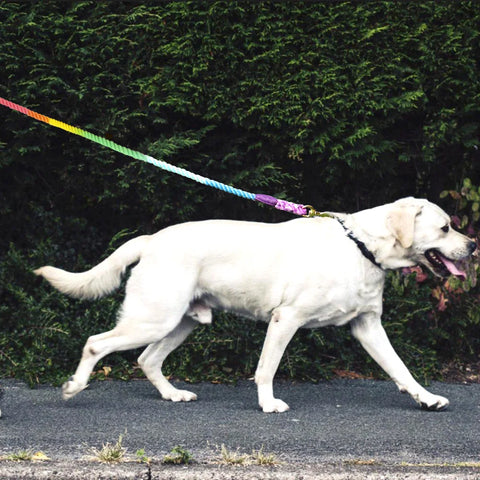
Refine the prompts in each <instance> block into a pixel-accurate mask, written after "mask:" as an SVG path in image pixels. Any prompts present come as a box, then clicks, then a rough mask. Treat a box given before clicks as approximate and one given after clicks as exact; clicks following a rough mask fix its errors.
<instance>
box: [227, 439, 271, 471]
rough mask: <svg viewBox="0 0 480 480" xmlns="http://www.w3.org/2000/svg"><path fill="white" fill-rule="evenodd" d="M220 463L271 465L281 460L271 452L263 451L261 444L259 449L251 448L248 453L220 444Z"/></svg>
mask: <svg viewBox="0 0 480 480" xmlns="http://www.w3.org/2000/svg"><path fill="white" fill-rule="evenodd" d="M220 455H221V457H222V458H221V463H225V464H228V465H264V466H273V465H279V464H280V463H281V462H280V461H279V460H278V458H277V457H276V455H274V454H273V453H265V452H264V451H263V446H262V447H261V448H260V450H253V451H252V453H251V454H250V455H248V454H240V453H238V449H237V450H236V451H234V452H233V451H230V450H228V448H227V447H226V446H225V445H223V444H222V446H221V447H220Z"/></svg>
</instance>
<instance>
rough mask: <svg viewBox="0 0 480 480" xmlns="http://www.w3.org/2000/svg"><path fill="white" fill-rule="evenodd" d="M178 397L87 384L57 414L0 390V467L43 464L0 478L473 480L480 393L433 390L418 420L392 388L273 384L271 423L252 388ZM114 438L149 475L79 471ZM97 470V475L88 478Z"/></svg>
mask: <svg viewBox="0 0 480 480" xmlns="http://www.w3.org/2000/svg"><path fill="white" fill-rule="evenodd" d="M179 386H180V388H187V389H190V390H192V391H195V392H196V393H197V394H198V396H199V400H198V401H197V402H192V403H171V402H166V401H163V400H161V399H160V398H159V395H158V393H157V392H156V390H155V389H154V387H153V386H152V385H151V384H150V383H149V382H147V381H142V380H137V381H131V382H120V381H104V382H93V383H92V385H91V386H90V387H89V388H88V389H87V390H85V391H83V392H81V393H80V394H78V396H76V397H75V398H73V399H72V400H69V401H68V402H64V401H63V400H62V399H61V396H60V389H59V388H53V387H47V386H40V387H37V388H35V389H29V388H28V387H26V386H25V385H24V384H23V383H21V382H18V381H15V380H0V387H1V388H2V389H3V391H4V396H3V398H2V401H1V405H0V407H1V409H2V414H3V417H2V418H0V456H2V455H3V456H5V455H8V454H10V453H13V452H17V451H19V450H21V449H31V450H32V451H42V452H44V453H45V454H46V455H47V456H48V457H49V458H50V459H51V460H50V461H49V462H45V463H42V464H38V463H35V464H27V465H25V464H22V465H20V464H18V463H12V462H7V461H1V462H0V478H8V479H9V478H19V477H20V476H21V477H22V478H24V479H25V480H26V479H28V478H122V479H123V478H185V479H188V478H192V479H193V478H199V479H200V478H209V479H212V478H285V479H287V478H288V479H290V478H299V479H300V478H304V479H309V478H332V479H336V478H338V479H346V478H372V479H380V478H418V479H421V478H449V479H450V478H451V479H462V478H469V479H473V478H475V479H479V480H480V468H478V467H477V468H472V467H465V466H464V464H465V463H475V464H480V441H479V440H480V435H479V426H480V422H479V421H480V385H454V384H443V383H434V384H433V385H431V386H430V387H429V389H430V390H431V391H433V392H434V393H438V394H440V395H444V396H446V397H448V398H449V399H450V402H451V406H450V408H449V409H448V410H446V411H443V412H426V411H423V410H421V409H419V408H418V407H417V406H416V405H415V404H414V403H413V401H412V400H411V399H410V398H409V397H408V396H406V395H402V394H400V393H399V392H398V391H397V389H396V387H395V385H394V384H393V383H392V382H386V381H370V380H334V381H329V382H320V383H318V384H311V383H294V382H276V390H275V391H276V395H277V396H278V397H280V398H282V399H283V400H285V401H286V402H287V403H289V405H290V407H291V410H290V411H288V412H286V413H282V414H265V413H263V412H261V411H260V410H259V408H258V406H257V402H256V389H255V385H254V383H253V382H249V381H241V382H239V383H238V384H237V385H213V384H209V383H200V384H193V385H186V384H183V383H179ZM121 434H124V441H123V444H124V446H125V447H127V448H128V453H129V454H130V457H131V458H134V456H135V452H136V451H137V450H139V449H143V450H145V452H146V454H147V455H148V456H149V457H152V458H153V459H154V461H153V462H152V464H151V465H149V466H148V468H147V466H145V465H141V464H137V463H133V462H130V463H129V464H123V465H121V466H113V467H112V466H103V465H102V466H100V465H98V464H95V463H94V462H92V461H91V460H88V459H87V456H88V454H89V451H88V450H89V447H97V448H98V447H101V446H102V444H104V443H107V442H109V443H115V441H116V440H117V439H118V438H119V435H121ZM176 445H181V446H182V447H183V448H185V449H186V450H188V451H189V452H190V453H191V454H192V455H193V457H194V458H195V459H196V460H197V462H196V463H195V464H194V465H193V466H188V467H186V468H185V467H166V466H165V465H163V464H162V463H161V460H162V459H163V457H164V456H165V455H166V454H168V453H169V452H170V451H171V449H172V448H173V447H174V446H176ZM221 445H225V446H226V447H227V448H228V450H229V451H237V450H238V452H239V453H251V452H252V450H259V449H261V448H263V451H264V452H265V453H273V454H275V455H276V456H277V457H278V458H279V459H280V460H281V461H282V465H279V466H277V467H274V468H267V467H248V468H244V469H243V470H239V468H238V467H226V466H222V465H219V464H218V462H219V460H220V451H219V449H220V446H221ZM431 465H436V466H435V467H432V466H431ZM66 469H67V470H68V472H69V475H70V476H65V475H66ZM98 469H100V470H99V471H100V472H102V473H101V474H100V473H98V474H97V473H91V472H97V470H98ZM105 469H110V470H108V472H110V473H105V472H106V470H105ZM232 469H233V470H232ZM52 471H55V472H56V473H55V474H54V473H52ZM85 472H90V474H91V475H94V476H92V477H88V476H86V475H87V474H86V473H85ZM230 472H233V473H230ZM15 475H17V477H16V476H15ZM29 475H31V476H29ZM42 475H44V476H42ZM75 475H77V476H75ZM245 475H247V476H245ZM248 475H252V476H251V477H248ZM322 475H325V476H322ZM425 475H426V476H425Z"/></svg>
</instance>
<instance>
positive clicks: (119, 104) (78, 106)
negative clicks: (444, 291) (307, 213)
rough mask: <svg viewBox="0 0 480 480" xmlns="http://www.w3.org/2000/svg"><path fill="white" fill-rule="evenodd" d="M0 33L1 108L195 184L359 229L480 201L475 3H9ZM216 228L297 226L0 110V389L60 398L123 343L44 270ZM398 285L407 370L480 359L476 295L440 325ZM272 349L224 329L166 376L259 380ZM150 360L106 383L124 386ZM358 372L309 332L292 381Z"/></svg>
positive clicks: (395, 314)
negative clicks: (410, 210)
mask: <svg viewBox="0 0 480 480" xmlns="http://www.w3.org/2000/svg"><path fill="white" fill-rule="evenodd" d="M0 22H1V28H0V44H1V45H2V48H1V49H0V66H1V76H0V96H2V97H5V98H7V99H9V100H11V101H13V102H15V103H19V104H21V105H24V106H26V107H28V108H31V109H33V110H35V111H38V112H40V113H43V114H45V115H48V116H50V117H53V118H56V119H59V120H62V121H65V122H67V123H69V124H72V125H78V126H80V127H81V128H83V129H86V130H89V131H91V132H93V133H96V134H98V135H101V136H104V137H107V138H109V139H112V140H114V141H115V142H117V143H119V144H121V145H125V146H128V147H130V148H133V149H136V150H139V151H141V152H144V153H146V154H150V155H152V156H154V157H156V158H159V159H163V160H166V161H168V162H170V163H173V164H175V165H178V166H181V167H184V168H186V169H188V170H190V171H193V172H197V173H199V174H201V175H203V176H206V177H210V178H213V179H216V180H219V181H222V182H224V183H227V184H232V185H234V186H236V187H239V188H243V189H245V190H248V191H251V192H255V193H268V194H271V195H275V196H278V197H281V198H289V199H291V200H294V201H300V202H304V203H312V204H314V205H315V207H317V208H318V209H321V210H322V209H325V210H328V209H330V210H335V209H339V210H347V211H352V210H356V209H361V208H367V207H370V206H373V205H376V204H380V203H384V202H386V201H391V200H394V199H396V198H398V197H400V196H404V195H410V194H414V195H418V196H427V197H429V198H430V199H431V200H433V201H438V199H439V194H440V192H441V191H443V190H450V191H456V190H458V189H459V188H460V186H461V185H462V182H463V179H464V178H465V177H469V178H470V179H471V181H472V184H473V185H479V184H480V175H479V171H480V167H479V165H480V162H479V160H480V155H479V150H478V142H479V125H480V121H479V119H480V71H479V70H480V69H479V63H478V59H479V58H480V42H479V25H480V10H479V9H478V5H477V4H476V2H473V1H464V0H461V1H456V2H452V1H448V0H439V1H427V2H414V1H406V2H394V1H368V2H367V1H360V2H353V1H352V2H348V1H346V2H311V1H308V2H302V1H293V0H292V1H273V2H264V1H255V2H247V1H235V0H225V1H209V0H206V1H202V2H198V1H179V2H169V1H165V2H153V1H144V2H141V3H139V2H106V1H102V2H93V1H78V2H63V1H58V0H41V1H30V2H12V1H8V2H2V3H0ZM472 198H473V197H472ZM472 201H473V200H472ZM443 202H444V205H445V206H446V207H447V208H449V207H450V208H451V207H452V206H453V203H452V202H449V201H448V199H447V198H446V199H444V200H443ZM472 208H474V207H472ZM475 208H477V209H478V206H477V207H475ZM219 217H224V218H234V219H235V218H238V219H250V220H263V221H278V220H284V219H287V218H289V217H288V216H287V215H285V214H281V213H278V212H276V211H273V210H271V209H267V208H262V207H259V206H258V205H255V204H254V203H253V202H248V201H245V200H241V199H238V198H236V197H231V196H229V195H227V194H224V193H221V192H217V191H215V190H212V189H209V188H207V187H204V186H201V185H198V184H195V183H192V182H190V181H189V180H186V179H183V178H180V177H175V176H173V175H171V174H167V173H165V172H162V171H160V170H158V169H155V168H154V167H152V166H149V165H145V164H142V163H140V162H137V161H134V160H131V159H129V158H126V157H122V156H121V155H120V154H117V153H114V152H112V151H110V150H107V149H105V148H103V147H101V146H99V145H96V144H93V143H91V142H89V141H87V140H85V139H82V138H78V137H76V136H74V135H70V134H68V133H65V132H62V131H60V130H58V129H55V128H52V127H49V126H46V125H44V124H42V123H39V122H37V121H35V120H33V119H31V118H27V117H25V116H22V115H20V114H18V113H16V112H10V111H8V110H7V109H3V110H2V111H1V114H0V231H1V232H2V235H1V236H0V372H1V373H0V376H2V375H5V376H13V375H16V376H19V377H21V378H26V379H28V380H29V381H30V382H32V383H34V382H37V381H44V380H48V381H57V380H59V379H60V377H61V376H63V375H66V370H68V371H71V370H72V368H73V364H74V363H75V362H76V361H77V359H78V357H79V355H80V352H81V348H82V345H83V343H84V341H85V340H86V338H87V337H88V336H89V335H91V334H93V333H97V332H99V331H103V330H105V329H107V328H108V327H109V326H111V325H113V324H114V322H115V311H116V309H117V307H118V304H119V302H120V299H121V296H122V294H121V293H119V294H118V295H117V296H114V297H110V298H108V299H104V300H102V301H100V302H95V303H88V302H77V301H72V300H70V299H66V298H65V297H63V296H61V295H60V294H57V293H56V292H53V291H52V290H51V289H50V288H49V287H48V286H46V285H44V284H43V283H41V282H39V281H38V279H35V278H34V276H33V274H31V273H30V272H31V270H32V269H33V268H35V267H38V266H40V265H42V264H46V263H52V264H55V265H58V266H61V267H64V268H66V269H69V270H76V271H78V270H81V269H85V268H88V267H89V266H91V265H93V264H94V263H96V262H97V261H98V260H99V258H101V257H102V256H104V255H105V254H106V253H108V251H111V249H113V248H114V247H116V246H118V245H120V243H121V242H122V241H123V240H125V239H127V238H129V237H130V236H133V235H135V234H139V233H152V232H154V231H156V230H158V229H159V228H161V227H164V226H166V225H169V224H172V223H176V222H180V221H187V220H198V219H204V218H219ZM464 224H465V223H464ZM470 228H471V229H473V230H472V231H477V230H478V228H477V225H476V224H473V225H470ZM118 232H121V233H120V234H118ZM115 236H117V237H116V239H115V240H114V241H113V243H110V241H111V238H113V237H115ZM109 245H110V247H109ZM392 278H393V279H394V280H395V281H392V282H390V283H389V286H388V289H387V291H386V294H385V300H386V306H385V323H386V326H387V329H388V330H389V331H391V332H392V333H394V335H393V337H394V338H395V346H396V348H397V349H398V350H399V351H400V353H401V355H402V356H403V357H404V358H406V359H407V362H408V363H409V366H410V367H412V368H416V369H417V371H422V372H425V374H426V375H427V374H428V375H430V374H432V373H435V371H436V370H437V369H438V368H439V365H440V363H441V361H443V360H448V359H451V358H453V357H455V356H460V357H463V356H465V355H466V356H469V355H471V356H473V355H474V354H475V352H476V351H478V347H479V345H478V343H476V340H475V339H476V338H480V335H479V334H478V333H479V331H478V328H479V327H478V324H479V321H480V320H479V318H480V313H479V309H478V306H477V300H478V297H477V295H478V294H477V293H476V290H475V289H474V290H472V291H470V292H469V293H468V294H459V295H458V298H457V297H455V295H454V294H453V293H452V294H451V295H452V296H451V298H450V303H449V308H448V309H447V310H445V311H442V312H439V311H436V310H435V302H436V300H435V299H432V297H431V292H432V289H433V287H434V285H435V283H429V284H428V285H425V284H417V283H416V282H414V281H412V280H408V282H409V283H408V285H407V286H406V287H405V286H404V284H403V283H402V282H403V281H402V280H401V279H400V278H399V277H397V276H393V277H392ZM263 331H264V325H257V324H254V323H249V322H247V323H245V322H244V321H243V320H239V319H235V318H232V317H230V316H227V315H220V316H218V317H217V318H216V321H215V324H214V326H213V327H212V328H206V327H199V328H198V330H197V331H196V332H195V333H194V334H193V335H192V337H191V338H190V339H189V341H188V342H187V345H186V346H184V347H182V348H181V349H180V350H179V352H178V353H176V354H174V355H173V356H172V358H171V360H170V368H171V370H172V372H173V371H175V372H177V373H179V374H181V375H182V376H184V377H185V376H186V377H189V378H192V379H198V378H201V377H203V378H205V376H207V378H210V379H216V378H218V377H221V376H222V374H226V375H225V376H228V377H230V376H231V375H232V372H233V373H234V374H235V375H242V376H245V375H251V374H252V373H253V371H254V368H255V364H256V361H257V357H258V352H259V348H260V346H261V343H262V337H263ZM425 332H427V334H426V335H425ZM419 333H421V334H422V335H420V334H419ZM397 334H398V336H397ZM452 345H453V346H454V348H453V349H452ZM420 352H421V353H420ZM434 352H438V353H437V354H435V353H434ZM137 353H138V352H134V353H133V354H123V355H122V356H120V355H118V356H116V357H115V358H114V359H113V358H112V357H109V359H108V361H109V362H111V363H112V364H115V363H117V364H120V365H121V368H120V370H121V372H123V373H118V372H117V374H118V375H120V374H121V375H127V376H128V375H130V374H131V367H130V366H129V365H131V362H132V360H133V359H134V358H135V355H136V354H137ZM465 358H466V357H465ZM122 359H123V360H122ZM125 359H126V360H125ZM365 359H366V355H365V354H364V353H363V352H362V351H361V350H360V348H359V347H358V346H357V345H356V343H355V342H352V341H351V340H350V336H349V334H348V332H347V329H340V330H335V331H334V330H329V329H327V330H324V331H321V332H301V333H300V334H299V335H298V338H295V339H294V341H293V342H292V344H291V345H290V347H289V350H288V352H287V355H286V358H285V361H284V362H283V364H282V369H283V370H282V373H284V374H288V375H292V376H295V377H298V378H318V377H323V376H328V375H329V374H330V373H331V372H332V371H333V370H334V369H336V368H343V369H360V370H364V371H370V370H372V369H373V371H375V372H376V373H378V371H377V370H375V367H373V365H371V364H370V363H369V361H368V360H365ZM222 372H223V373H222Z"/></svg>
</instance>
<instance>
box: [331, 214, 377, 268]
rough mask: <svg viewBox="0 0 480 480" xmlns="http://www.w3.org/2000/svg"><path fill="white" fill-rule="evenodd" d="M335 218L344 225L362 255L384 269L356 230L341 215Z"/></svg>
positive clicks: (346, 232)
mask: <svg viewBox="0 0 480 480" xmlns="http://www.w3.org/2000/svg"><path fill="white" fill-rule="evenodd" d="M335 220H337V222H338V223H339V224H340V225H341V226H342V227H343V229H344V230H345V234H346V235H347V237H348V238H349V239H350V240H352V241H353V242H354V243H355V245H356V246H357V247H358V249H359V250H360V252H361V253H362V255H363V256H364V257H365V258H366V259H367V260H370V262H372V263H373V264H374V265H375V266H376V267H378V268H380V269H382V270H384V268H383V267H382V265H381V264H380V263H379V262H378V261H377V259H376V257H375V254H374V253H373V252H372V251H371V250H370V249H369V248H368V247H367V245H366V244H365V243H364V242H363V241H362V240H360V239H359V238H358V237H357V236H356V235H355V232H354V231H353V230H352V229H351V228H350V227H348V226H347V225H346V222H345V219H342V218H340V217H339V216H335Z"/></svg>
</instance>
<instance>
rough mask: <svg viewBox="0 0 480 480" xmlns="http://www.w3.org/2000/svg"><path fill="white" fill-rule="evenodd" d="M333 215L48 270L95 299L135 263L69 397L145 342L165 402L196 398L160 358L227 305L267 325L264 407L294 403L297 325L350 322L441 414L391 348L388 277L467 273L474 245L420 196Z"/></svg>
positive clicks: (259, 379) (194, 232)
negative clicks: (99, 368)
mask: <svg viewBox="0 0 480 480" xmlns="http://www.w3.org/2000/svg"><path fill="white" fill-rule="evenodd" d="M331 215H332V218H320V217H317V218H299V219H295V220H291V221H287V222H285V223H279V224H265V223H253V222H242V221H229V220H210V221H202V222H192V223H185V224H181V225H176V226H172V227H169V228H166V229H164V230H161V231H160V232H158V233H156V234H155V235H151V236H140V237H137V238H135V239H133V240H130V241H129V242H127V243H125V244H124V245H123V246H121V247H120V248H119V249H118V250H116V251H115V252H114V253H113V254H112V255H111V256H110V257H108V258H107V259H106V260H104V261H103V262H101V263H100V264H98V265H97V266H95V267H94V268H92V269H91V270H89V271H87V272H83V273H69V272H66V271H64V270H60V269H57V268H54V267H50V266H46V267H42V268H40V269H38V270H36V271H35V273H36V274H38V275H42V276H43V277H45V278H46V279H47V280H48V281H49V282H50V283H51V284H52V285H53V286H54V287H56V288H58V289H59V290H60V291H62V292H64V293H66V294H69V295H71V296H74V297H77V298H91V299H93V298H98V297H101V296H103V295H106V294H107V293H109V292H111V291H112V290H114V289H115V288H117V287H118V286H119V284H120V280H121V276H122V274H123V273H124V272H125V269H126V267H127V266H128V265H131V264H133V263H134V262H137V261H138V262H139V263H138V265H136V266H135V267H134V268H133V270H132V272H131V276H130V278H129V280H128V283H127V287H126V297H125V301H124V303H123V306H122V309H121V311H120V315H119V319H118V323H117V325H116V327H115V328H113V329H112V330H111V331H109V332H105V333H101V334H99V335H94V336H92V337H90V338H89V339H88V341H87V343H86V344H85V347H84V349H83V355H82V358H81V361H80V364H79V365H78V368H77V371H76V372H75V374H74V375H73V376H72V377H71V378H70V379H69V380H68V381H67V382H66V383H65V384H64V385H63V397H64V398H65V399H68V398H71V397H73V396H74V395H76V394H77V393H78V392H80V391H81V390H83V389H84V388H85V387H86V386H87V382H88V379H89V377H90V374H91V372H92V369H93V367H94V366H95V364H96V363H97V362H98V361H99V360H100V359H101V358H103V357H104V356H105V355H107V354H109V353H111V352H114V351H120V350H128V349H132V348H137V347H141V346H144V345H148V346H147V348H146V349H145V351H144V352H143V353H142V355H141V356H140V357H139V359H138V363H139V364H140V366H141V367H142V369H143V371H144V372H145V375H146V376H147V378H148V379H149V380H150V381H151V382H152V383H153V385H155V387H156V388H157V389H158V390H159V392H160V394H161V396H162V397H163V398H164V399H167V400H172V401H174V402H178V401H185V402H188V401H191V400H196V398H197V397H196V395H195V394H194V393H191V392H189V391H186V390H178V389H176V388H175V387H174V386H173V385H172V384H171V383H169V382H168V380H167V379H166V378H165V377H164V376H163V374H162V371H161V367H162V364H163V361H164V360H165V358H166V357H167V356H168V354H169V353H170V352H172V351H173V350H174V349H175V348H176V347H178V346H179V345H180V344H181V343H182V342H183V340H184V339H185V338H186V337H187V335H188V334H189V333H190V332H191V331H192V330H193V328H194V327H195V325H196V324H197V323H210V322H211V320H212V309H215V308H220V309H224V310H228V311H231V312H235V313H237V314H240V315H243V316H247V317H251V318H255V319H259V320H263V321H265V322H268V330H267V335H266V338H265V344H264V346H263V351H262V354H261V357H260V361H259V364H258V367H257V371H256V374H255V381H256V383H257V386H258V400H259V404H260V407H261V408H262V409H263V411H264V412H284V411H286V410H288V408H289V407H288V405H287V404H286V403H285V402H283V401H282V400H280V399H277V398H275V397H274V395H273V386H272V382H273V377H274V375H275V372H276V370H277V367H278V365H279V363H280V360H281V358H282V355H283V352H284V350H285V348H286V346H287V344H288V343H289V341H290V339H291V338H292V337H293V335H294V334H295V332H296V331H297V330H298V329H299V328H302V327H303V328H316V327H323V326H325V325H336V326H340V325H345V324H347V323H350V325H351V328H352V332H353V335H354V336H355V337H356V338H357V339H358V340H359V341H360V342H361V344H362V345H363V347H364V348H365V350H366V351H367V352H368V353H369V354H370V355H371V356H372V357H373V358H374V359H375V361H376V362H378V364H379V365H380V366H381V367H382V368H383V369H384V370H385V372H386V373H387V374H388V375H389V376H390V377H391V378H392V379H393V380H394V382H395V383H396V384H397V386H398V388H399V389H400V390H401V391H404V392H408V393H409V394H410V395H411V396H412V397H413V399H414V400H415V401H416V402H418V403H419V404H420V405H421V406H422V407H424V408H427V409H431V410H441V409H443V408H445V407H446V406H447V405H448V400H447V399H446V398H444V397H440V396H437V395H433V394H431V393H429V392H428V391H427V390H425V389H424V388H423V387H422V386H420V385H419V384H418V383H417V382H416V381H415V380H414V378H413V377H412V375H411V374H410V372H409V371H408V369H407V368H406V366H405V365H404V363H403V362H402V361H401V360H400V358H399V357H398V355H397V354H396V353H395V351H394V350H393V348H392V346H391V344H390V342H389V340H388V338H387V335H386V333H385V331H384V329H383V327H382V324H381V319H380V317H381V314H382V292H383V286H384V280H385V270H388V269H396V268H400V267H409V266H413V265H417V264H422V265H424V266H426V267H428V268H429V269H430V270H431V271H433V272H434V273H435V274H437V275H439V276H441V277H445V276H448V275H450V274H454V275H459V276H461V275H463V272H462V271H461V270H460V269H459V268H458V267H457V266H455V264H454V261H456V260H460V259H463V258H466V257H468V256H469V255H471V254H472V253H473V251H474V250H475V249H476V243H475V242H473V241H472V240H470V239H469V238H467V237H466V236H464V235H462V234H460V233H458V232H456V231H455V230H453V229H452V228H451V225H450V219H449V217H448V216H447V214H446V213H445V212H443V210H441V209H440V208H439V207H438V206H436V205H434V204H432V203H430V202H428V201H426V200H419V199H415V198H405V199H401V200H398V201H397V202H395V203H392V204H388V205H383V206H380V207H377V208H373V209H369V210H363V211H360V212H357V213H355V214H351V215H349V214H343V213H335V214H331Z"/></svg>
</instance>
